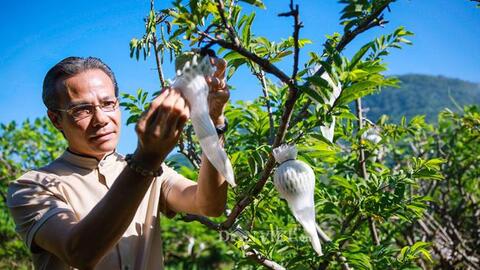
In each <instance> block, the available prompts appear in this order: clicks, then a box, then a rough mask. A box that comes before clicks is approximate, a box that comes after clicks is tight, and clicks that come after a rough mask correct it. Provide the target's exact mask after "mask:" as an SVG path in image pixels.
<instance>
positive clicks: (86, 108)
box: [72, 106, 92, 116]
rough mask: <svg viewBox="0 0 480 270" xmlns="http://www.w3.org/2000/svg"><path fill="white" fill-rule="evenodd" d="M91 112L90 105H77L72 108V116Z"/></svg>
mask: <svg viewBox="0 0 480 270" xmlns="http://www.w3.org/2000/svg"><path fill="white" fill-rule="evenodd" d="M91 112H92V107H91V106H79V107H75V108H73V109H72V115H73V116H84V115H89V114H90V113H91Z"/></svg>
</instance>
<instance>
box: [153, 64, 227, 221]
mask: <svg viewBox="0 0 480 270" xmlns="http://www.w3.org/2000/svg"><path fill="white" fill-rule="evenodd" d="M211 60H212V64H213V65H215V67H216V71H215V73H214V74H213V76H212V77H207V78H206V80H207V83H208V84H209V86H210V92H209V95H208V103H209V104H208V105H209V110H210V117H211V118H212V121H213V123H214V125H215V126H219V125H223V124H225V117H224V115H223V112H224V110H225V106H226V103H227V102H228V99H229V97H230V92H229V91H228V87H227V85H226V81H225V70H226V67H227V62H226V61H225V60H224V59H221V58H211ZM220 140H221V144H222V145H223V143H224V138H223V135H222V136H220ZM227 187H228V185H227V182H226V181H225V178H224V177H223V175H221V174H220V173H219V172H218V171H217V169H215V167H214V166H213V165H212V164H211V163H210V161H209V160H208V158H207V156H205V154H203V155H202V162H201V165H200V172H199V175H198V181H197V183H195V182H193V181H190V180H187V179H184V178H182V179H179V180H177V181H176V182H175V183H173V184H172V187H171V189H170V191H169V192H168V196H165V195H166V194H163V195H164V196H165V197H166V198H165V200H166V203H167V207H168V208H169V209H171V210H173V211H175V212H183V213H190V214H197V215H205V216H215V217H217V216H220V215H221V214H222V212H223V210H224V209H225V205H226V201H227ZM162 190H163V189H162Z"/></svg>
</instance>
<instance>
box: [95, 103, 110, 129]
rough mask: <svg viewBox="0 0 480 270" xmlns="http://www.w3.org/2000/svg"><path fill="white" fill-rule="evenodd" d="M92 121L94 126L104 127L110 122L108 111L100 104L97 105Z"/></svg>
mask: <svg viewBox="0 0 480 270" xmlns="http://www.w3.org/2000/svg"><path fill="white" fill-rule="evenodd" d="M92 123H93V126H94V127H96V126H101V127H103V126H105V125H106V124H107V123H108V115H107V113H106V112H104V111H103V110H102V109H100V106H96V107H95V110H94V111H93V117H92Z"/></svg>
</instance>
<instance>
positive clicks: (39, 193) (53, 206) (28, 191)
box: [7, 178, 73, 252]
mask: <svg viewBox="0 0 480 270" xmlns="http://www.w3.org/2000/svg"><path fill="white" fill-rule="evenodd" d="M7 206H8V208H9V210H10V212H11V214H12V216H13V220H14V221H15V225H16V227H15V230H16V231H17V233H18V234H20V236H21V237H22V238H23V240H24V241H25V243H26V245H27V247H28V248H29V249H30V251H32V252H35V251H36V250H37V247H36V246H35V245H33V239H34V237H35V234H36V233H37V231H38V229H40V227H41V226H42V225H43V224H44V223H45V221H47V220H48V218H50V217H52V216H53V215H55V214H57V213H60V212H66V211H71V212H73V211H72V209H71V208H70V207H69V206H68V205H67V203H66V201H65V200H62V198H61V197H60V196H58V194H55V193H54V192H52V191H51V190H50V189H49V188H48V187H47V186H45V185H42V184H40V183H39V182H36V181H33V180H27V179H22V178H20V179H18V180H16V181H13V182H12V183H10V185H9V187H8V194H7ZM32 245H33V246H32Z"/></svg>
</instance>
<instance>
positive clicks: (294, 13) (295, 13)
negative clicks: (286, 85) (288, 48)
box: [278, 0, 303, 82]
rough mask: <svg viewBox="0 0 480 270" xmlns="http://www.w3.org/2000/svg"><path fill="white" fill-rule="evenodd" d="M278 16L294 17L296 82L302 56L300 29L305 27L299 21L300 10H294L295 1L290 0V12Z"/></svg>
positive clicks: (296, 7)
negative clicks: (300, 56) (299, 42)
mask: <svg viewBox="0 0 480 270" xmlns="http://www.w3.org/2000/svg"><path fill="white" fill-rule="evenodd" d="M278 16H281V17H287V16H292V17H293V34H292V36H293V46H294V50H293V72H292V80H293V81H294V82H296V81H297V72H298V57H299V55H300V47H299V45H298V39H299V34H300V28H302V27H303V25H302V22H300V19H299V8H298V5H295V8H293V0H290V12H286V13H280V14H278Z"/></svg>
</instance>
